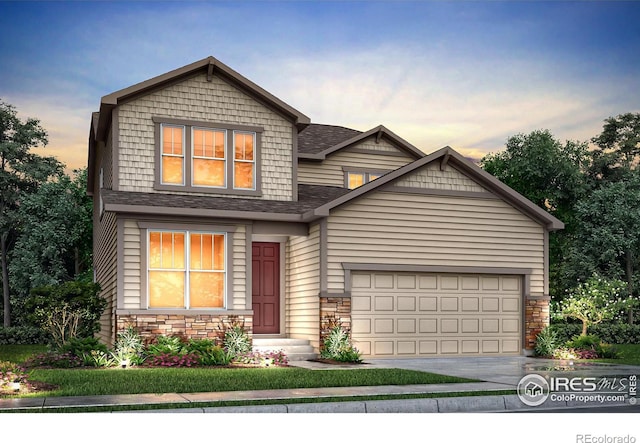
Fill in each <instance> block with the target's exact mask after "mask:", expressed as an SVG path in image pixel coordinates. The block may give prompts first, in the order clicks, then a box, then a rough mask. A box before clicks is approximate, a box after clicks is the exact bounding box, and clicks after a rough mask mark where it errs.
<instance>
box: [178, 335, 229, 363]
mask: <svg viewBox="0 0 640 443" xmlns="http://www.w3.org/2000/svg"><path fill="white" fill-rule="evenodd" d="M186 350H187V352H188V353H192V354H196V355H198V356H199V357H200V364H201V365H202V366H218V365H228V364H229V363H230V361H231V356H229V355H228V354H227V353H226V352H225V351H224V349H222V347H221V346H218V345H216V344H215V342H214V341H213V340H209V339H206V338H205V339H191V340H189V342H188V343H187V345H186Z"/></svg>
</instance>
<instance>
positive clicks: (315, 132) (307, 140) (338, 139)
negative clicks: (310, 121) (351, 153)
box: [298, 125, 425, 161]
mask: <svg viewBox="0 0 640 443" xmlns="http://www.w3.org/2000/svg"><path fill="white" fill-rule="evenodd" d="M309 130H310V131H309ZM307 131H309V132H307ZM305 133H306V134H305ZM349 136H350V137H349ZM374 136H375V137H376V141H378V140H380V139H382V138H384V139H386V140H388V141H390V142H391V143H392V144H394V145H395V146H397V147H398V148H399V149H400V150H401V151H404V152H406V153H407V154H409V156H411V157H413V158H415V159H418V158H422V157H424V156H425V153H424V152H422V151H421V150H420V149H418V148H416V147H415V146H413V145H412V144H411V143H409V142H408V141H406V140H405V139H403V138H402V137H400V136H398V135H396V134H395V133H393V132H392V131H390V130H389V129H387V128H385V127H384V126H382V125H380V126H376V127H375V128H372V129H370V130H368V131H367V132H360V131H356V130H355V129H349V128H344V127H342V126H330V125H311V126H309V127H307V128H306V129H305V130H303V131H301V132H300V133H299V134H298V158H299V159H306V160H315V161H322V160H324V159H326V158H327V156H328V155H330V154H333V153H334V152H336V151H339V150H341V149H344V148H348V147H349V146H353V145H355V144H357V143H360V142H362V141H364V140H366V139H367V138H369V137H374ZM301 140H302V144H301Z"/></svg>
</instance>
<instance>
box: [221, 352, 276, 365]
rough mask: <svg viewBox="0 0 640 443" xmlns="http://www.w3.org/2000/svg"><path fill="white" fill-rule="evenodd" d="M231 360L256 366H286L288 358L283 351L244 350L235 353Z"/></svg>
mask: <svg viewBox="0 0 640 443" xmlns="http://www.w3.org/2000/svg"><path fill="white" fill-rule="evenodd" d="M233 361H235V362H237V363H243V364H247V365H256V366H288V364H289V360H288V359H287V356H286V355H285V353H284V352H283V351H267V352H258V351H252V352H246V353H244V354H240V355H237V356H236V357H235V358H234V359H233Z"/></svg>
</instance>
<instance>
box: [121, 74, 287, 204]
mask: <svg viewBox="0 0 640 443" xmlns="http://www.w3.org/2000/svg"><path fill="white" fill-rule="evenodd" d="M118 115H119V117H118V119H119V123H120V130H119V140H118V142H119V150H118V162H119V185H120V190H121V191H139V192H156V191H155V190H154V189H153V185H154V167H155V166H157V165H154V161H155V160H154V159H155V153H154V149H155V139H154V124H153V121H152V120H151V118H152V117H154V116H156V117H170V118H176V119H186V120H196V121H202V122H215V123H229V124H234V125H247V126H259V127H262V128H264V132H263V133H262V150H261V152H260V155H261V158H262V198H263V199H266V200H292V199H293V187H292V183H293V181H292V171H293V152H292V146H293V133H292V124H291V123H290V122H288V121H287V120H285V119H284V118H283V117H281V116H280V115H279V114H277V113H275V112H273V111H272V110H270V109H269V108H267V107H266V106H263V105H262V104H260V103H259V102H257V101H255V100H254V99H252V98H251V97H249V96H248V95H246V94H244V93H243V92H241V91H240V90H238V89H236V88H234V87H233V86H231V85H229V84H228V83H226V82H224V81H223V80H221V79H220V78H218V77H216V76H215V75H214V76H213V80H212V81H211V82H208V81H207V76H206V75H205V74H202V75H198V76H196V77H192V78H189V79H187V80H184V81H182V82H180V83H178V84H175V85H171V86H168V87H166V88H164V89H162V90H160V91H157V92H153V93H151V94H148V95H145V96H143V97H140V98H138V99H136V100H134V101H132V102H129V103H125V104H122V105H120V107H119V111H118ZM205 195H211V194H205ZM226 196H227V197H233V195H226ZM244 198H247V197H246V196H245V197H244ZM249 198H251V197H249Z"/></svg>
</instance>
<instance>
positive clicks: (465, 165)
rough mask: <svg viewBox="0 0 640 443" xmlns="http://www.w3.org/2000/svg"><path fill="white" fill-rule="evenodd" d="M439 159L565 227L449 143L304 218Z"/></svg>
mask: <svg viewBox="0 0 640 443" xmlns="http://www.w3.org/2000/svg"><path fill="white" fill-rule="evenodd" d="M437 160H440V161H441V162H443V164H445V165H446V164H447V163H448V164H451V165H452V166H455V167H456V169H458V170H459V171H460V172H462V173H464V174H465V175H467V176H468V177H469V178H471V179H473V180H475V181H476V182H477V183H478V184H480V185H481V186H483V187H484V188H486V189H487V190H488V191H490V192H491V193H493V194H495V195H496V196H498V197H500V198H501V199H502V200H504V201H505V202H507V203H509V204H510V205H512V206H513V207H515V208H517V209H518V210H520V211H522V212H523V213H524V214H526V215H528V216H529V217H531V218H532V219H534V220H536V221H537V222H539V223H540V224H542V225H543V226H545V227H546V229H548V230H550V231H555V230H559V229H563V228H564V223H562V222H561V221H560V220H558V219H557V218H556V217H554V216H553V215H551V214H549V213H548V212H547V211H545V210H544V209H542V208H540V207H539V206H537V205H536V204H534V203H533V202H531V201H530V200H529V199H527V198H525V197H523V196H522V195H520V194H519V193H518V192H516V191H514V190H513V189H511V188H510V187H509V186H507V185H505V184H504V183H502V182H501V181H500V180H498V179H497V178H495V177H494V176H493V175H491V174H489V173H488V172H486V171H485V170H483V169H482V168H480V167H479V166H477V165H476V164H474V163H473V162H471V161H469V160H468V159H466V158H465V157H463V156H462V155H460V154H459V153H457V152H456V151H454V150H453V149H452V148H450V147H449V146H446V147H444V148H442V149H439V150H438V151H436V152H433V153H431V154H429V155H427V156H425V157H422V158H420V159H418V160H416V161H414V162H412V163H409V164H408V165H405V166H403V167H401V168H399V169H396V170H395V171H392V172H389V173H388V174H385V175H383V176H382V177H380V178H377V179H376V180H374V181H371V182H369V183H367V184H365V185H363V186H360V187H359V188H356V189H354V190H352V191H351V192H349V193H348V194H345V195H343V196H340V197H338V198H336V199H335V200H332V201H330V202H327V203H325V204H324V205H322V206H319V207H317V208H315V209H314V210H312V211H309V212H307V213H306V214H305V215H304V219H306V220H311V219H314V218H321V217H326V216H328V215H329V213H330V211H331V210H332V209H334V208H337V207H338V206H341V205H343V204H345V203H348V202H350V201H352V200H354V199H356V198H358V197H361V196H363V195H366V194H368V193H370V192H373V191H375V190H380V189H381V188H382V187H384V186H385V185H388V184H391V183H393V182H394V181H395V180H398V179H400V178H402V177H404V176H406V175H407V174H409V173H411V172H413V171H416V170H418V169H420V168H421V167H423V166H425V165H428V164H430V163H432V162H435V161H437Z"/></svg>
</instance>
